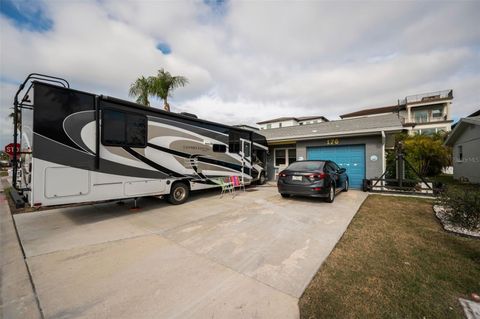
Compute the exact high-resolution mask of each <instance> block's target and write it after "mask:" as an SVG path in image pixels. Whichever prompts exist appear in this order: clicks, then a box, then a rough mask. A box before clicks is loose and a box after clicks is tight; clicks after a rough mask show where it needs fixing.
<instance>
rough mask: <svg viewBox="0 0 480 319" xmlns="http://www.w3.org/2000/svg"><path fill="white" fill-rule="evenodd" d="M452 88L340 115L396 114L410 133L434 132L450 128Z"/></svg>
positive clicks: (354, 116) (350, 116)
mask: <svg viewBox="0 0 480 319" xmlns="http://www.w3.org/2000/svg"><path fill="white" fill-rule="evenodd" d="M452 100H453V90H444V91H438V92H430V93H424V94H417V95H410V96H407V97H405V98H404V99H402V100H399V101H398V103H397V105H390V106H384V107H378V108H372V109H364V110H360V111H356V112H352V113H348V114H343V115H340V117H341V118H342V119H347V118H357V117H365V116H377V115H382V114H391V113H396V114H398V116H399V118H400V119H401V121H402V124H403V126H404V127H405V129H407V130H408V131H409V133H410V134H434V133H437V132H440V131H444V132H449V131H450V130H451V123H452V122H453V121H452V118H451V104H452Z"/></svg>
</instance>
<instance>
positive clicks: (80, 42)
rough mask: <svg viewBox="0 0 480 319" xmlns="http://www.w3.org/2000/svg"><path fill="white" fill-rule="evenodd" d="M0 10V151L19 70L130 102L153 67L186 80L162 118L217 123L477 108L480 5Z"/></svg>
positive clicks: (76, 5)
mask: <svg viewBox="0 0 480 319" xmlns="http://www.w3.org/2000/svg"><path fill="white" fill-rule="evenodd" d="M0 4H1V15H0V36H1V43H0V48H1V49H0V50H1V56H0V67H1V69H0V71H1V76H0V89H1V92H0V93H1V96H0V102H1V114H0V115H1V118H0V121H1V122H0V126H1V130H0V139H1V145H4V144H5V143H6V142H7V141H9V140H10V139H11V134H12V132H11V126H10V122H11V121H10V119H8V113H9V112H11V110H10V107H11V105H12V101H13V95H14V92H15V90H16V87H17V86H18V84H19V83H20V82H21V81H23V79H24V78H25V76H26V75H27V74H28V73H31V72H40V73H46V74H50V75H55V76H61V77H64V78H66V79H68V80H69V81H70V83H71V86H72V87H73V88H76V89H80V90H86V91H89V92H93V93H96V94H105V95H110V96H115V97H119V98H125V99H131V98H129V97H128V95H127V92H128V87H129V84H130V83H131V82H133V81H134V80H135V79H136V78H137V77H138V76H141V75H145V76H149V75H154V74H155V73H156V70H158V69H159V68H165V69H166V70H168V71H170V72H171V73H172V74H174V75H183V76H186V77H187V78H188V79H189V81H190V83H189V84H188V85H187V86H186V87H185V88H180V89H178V90H176V91H175V92H174V96H173V98H172V100H171V103H170V104H171V105H172V111H174V112H180V111H188V112H191V113H195V114H197V115H198V116H199V117H201V118H205V119H209V120H214V121H218V122H223V123H228V124H238V123H245V124H254V123H255V122H258V121H261V120H266V119H269V118H274V117H280V116H289V115H293V116H305V115H323V116H326V117H327V118H330V119H336V118H338V115H340V114H343V113H347V112H351V111H355V110H359V109H362V108H369V107H376V106H385V105H392V104H395V103H396V101H397V99H399V98H403V97H405V96H406V95H411V94H416V93H424V92H429V91H437V90H444V89H453V90H454V97H455V98H454V102H453V115H454V118H458V117H461V116H465V115H468V114H469V113H472V112H473V111H475V110H477V109H479V108H480V27H479V21H480V1H472V2H467V1H455V2H438V1H435V2H425V1H423V2H412V1H402V2H360V1H355V2H323V1H322V2H321V1H315V2H314V1H310V2H307V1H303V2H288V1H271V2H260V1H258V2H254V1H249V2H240V1H237V2H229V1H188V2H187V1H127V2H125V1H119V0H112V1H108V0H99V1H60V0H57V1H11V0H1V1H0ZM151 102H152V105H153V106H157V107H161V105H162V102H161V101H158V100H152V101H151ZM2 148H3V147H2Z"/></svg>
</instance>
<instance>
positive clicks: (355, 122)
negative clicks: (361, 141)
mask: <svg viewBox="0 0 480 319" xmlns="http://www.w3.org/2000/svg"><path fill="white" fill-rule="evenodd" d="M401 128H402V123H401V120H400V119H399V118H398V116H397V114H385V115H378V116H370V117H360V118H353V119H344V120H336V121H330V122H322V123H317V124H308V125H295V126H288V127H282V128H274V129H267V130H261V131H260V132H259V133H260V134H263V135H264V136H265V137H266V138H267V140H276V139H285V140H288V139H294V138H296V137H300V138H301V137H305V138H311V137H316V136H318V137H321V136H328V135H332V134H335V133H341V134H345V135H347V134H355V133H369V132H372V133H375V132H379V131H380V130H398V129H401Z"/></svg>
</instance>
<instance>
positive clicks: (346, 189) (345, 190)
mask: <svg viewBox="0 0 480 319" xmlns="http://www.w3.org/2000/svg"><path fill="white" fill-rule="evenodd" d="M348 187H350V185H349V183H348V179H347V180H346V181H345V187H344V188H343V191H344V192H348Z"/></svg>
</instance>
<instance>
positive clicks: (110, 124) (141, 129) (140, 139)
mask: <svg viewBox="0 0 480 319" xmlns="http://www.w3.org/2000/svg"><path fill="white" fill-rule="evenodd" d="M102 144H103V145H106V146H128V147H146V146H147V117H146V116H144V115H139V114H133V113H126V112H121V111H116V110H109V109H105V110H103V111H102Z"/></svg>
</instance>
